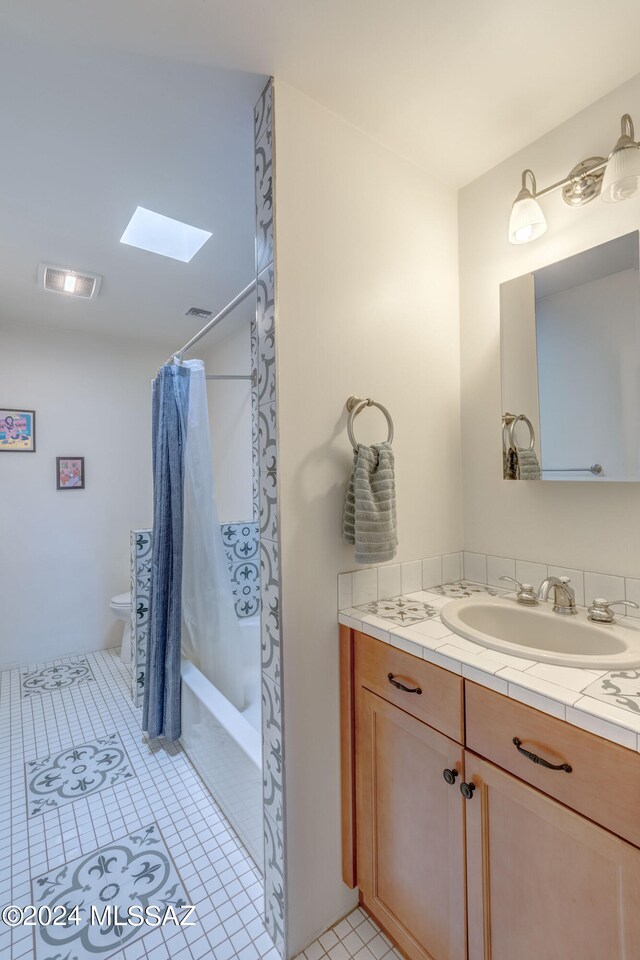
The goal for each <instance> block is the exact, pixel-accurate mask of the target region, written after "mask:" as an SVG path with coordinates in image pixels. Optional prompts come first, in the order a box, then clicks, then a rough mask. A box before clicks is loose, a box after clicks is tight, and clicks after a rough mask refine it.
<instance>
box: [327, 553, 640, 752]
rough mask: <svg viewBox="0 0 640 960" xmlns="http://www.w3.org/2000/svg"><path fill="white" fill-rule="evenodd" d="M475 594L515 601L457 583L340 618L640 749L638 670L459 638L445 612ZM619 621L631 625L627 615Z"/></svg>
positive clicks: (372, 605)
mask: <svg viewBox="0 0 640 960" xmlns="http://www.w3.org/2000/svg"><path fill="white" fill-rule="evenodd" d="M403 566H404V565H403ZM383 569H385V568H379V570H377V571H376V570H373V571H370V572H373V573H379V572H380V570H383ZM341 576H344V575H341ZM346 576H349V575H348V574H347V575H346ZM352 576H358V574H355V575H352ZM343 591H344V592H346V587H345V585H344V582H343ZM477 592H486V593H488V594H491V595H495V596H507V597H512V596H513V594H512V593H509V592H508V591H505V590H501V589H498V588H497V587H494V586H492V585H490V584H482V583H473V582H471V581H468V580H459V581H455V582H453V583H444V584H438V585H435V586H432V587H430V589H428V590H419V591H416V592H413V593H410V594H406V595H400V596H397V597H394V598H381V599H380V600H375V601H367V602H365V603H364V604H360V605H358V606H355V607H354V606H352V607H347V608H344V609H342V610H340V611H339V614H338V620H339V622H340V623H341V624H343V625H344V626H347V627H352V628H353V629H355V630H360V631H361V632H362V633H366V634H368V635H369V636H371V637H374V638H375V639H377V640H382V641H384V642H385V643H388V644H390V645H391V646H393V647H397V648H398V649H400V650H404V651H405V652H407V653H411V654H413V655H414V656H416V657H420V658H421V659H423V660H427V661H428V662H429V663H433V664H436V665H437V666H440V667H444V668H445V669H446V670H450V671H451V672H452V673H456V674H459V675H462V676H463V677H465V678H466V679H468V680H472V681H474V683H477V684H480V685H481V686H484V687H489V688H490V689H492V690H495V691H496V692H497V693H501V694H503V695H504V696H507V697H510V698H511V699H513V700H519V701H520V702H521V703H525V704H527V705H528V706H531V707H535V708H536V709H537V710H540V711H541V712H543V713H547V714H549V715H550V716H553V717H557V718H558V719H561V720H566V721H567V722H568V723H570V724H573V725H574V726H576V727H580V728H581V729H583V730H587V731H589V732H590V733H594V734H597V735H598V736H600V737H603V738H605V739H607V740H611V741H613V742H614V743H618V744H620V745H622V746H624V747H628V748H629V749H630V750H635V751H638V750H640V739H639V738H640V668H639V669H638V670H624V671H605V670H602V671H598V670H587V669H583V668H578V667H560V666H555V665H554V664H549V663H540V662H538V661H536V660H533V659H528V658H523V657H513V656H510V655H509V654H504V653H501V652H499V651H496V650H490V649H488V648H486V647H483V646H480V644H476V643H472V642H471V641H469V640H466V639H464V638H463V637H459V636H458V635H457V634H455V633H452V632H451V631H450V630H449V628H448V627H446V626H445V625H444V624H443V622H442V619H441V617H440V611H441V609H442V607H443V606H445V604H447V603H449V601H450V600H451V599H453V598H454V597H460V596H470V595H473V593H477ZM618 619H619V620H620V622H622V623H625V622H628V618H618Z"/></svg>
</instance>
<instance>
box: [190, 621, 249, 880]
mask: <svg viewBox="0 0 640 960" xmlns="http://www.w3.org/2000/svg"><path fill="white" fill-rule="evenodd" d="M239 622H240V626H241V640H242V645H243V669H244V689H245V703H246V706H245V708H244V710H242V711H240V710H237V709H236V707H234V706H233V704H232V703H230V702H229V701H228V700H227V698H226V697H224V696H223V695H222V694H221V693H220V691H219V690H218V688H217V687H215V686H214V685H213V684H212V683H211V682H210V680H208V679H207V677H205V675H204V674H203V673H201V672H200V670H198V668H197V667H196V666H195V665H194V664H193V663H191V662H190V661H189V660H183V661H182V737H181V741H182V745H183V746H184V748H185V750H186V751H187V754H188V755H189V759H190V760H191V762H192V763H193V765H194V766H195V768H196V769H197V771H198V773H199V774H200V776H201V777H202V779H203V780H204V782H205V783H206V784H207V786H208V787H209V789H210V790H211V793H212V794H213V795H214V797H215V799H216V800H217V801H218V803H219V804H220V807H221V808H222V810H223V812H224V814H225V816H226V817H227V819H228V820H229V822H230V823H231V824H232V825H233V827H234V828H235V830H236V831H237V833H238V835H239V837H240V838H241V840H242V841H243V843H244V845H245V846H246V848H247V850H248V851H249V853H250V854H251V856H252V857H253V859H254V860H255V863H256V866H257V867H258V868H259V869H260V871H262V872H264V871H263V860H264V851H263V828H262V732H261V696H260V619H259V617H247V618H246V619H244V620H240V621H239Z"/></svg>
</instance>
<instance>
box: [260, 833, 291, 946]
mask: <svg viewBox="0 0 640 960" xmlns="http://www.w3.org/2000/svg"><path fill="white" fill-rule="evenodd" d="M264 839H265V869H264V876H265V908H266V909H265V921H266V926H267V930H268V931H269V935H270V936H271V939H272V940H273V942H274V944H275V946H276V949H277V950H278V952H279V953H280V956H282V957H284V956H285V955H286V954H285V946H284V938H285V927H284V923H285V919H284V918H285V879H284V874H283V864H284V847H283V843H282V828H281V826H279V825H278V824H275V823H274V822H273V821H272V819H271V817H270V816H268V815H267V816H265V818H264Z"/></svg>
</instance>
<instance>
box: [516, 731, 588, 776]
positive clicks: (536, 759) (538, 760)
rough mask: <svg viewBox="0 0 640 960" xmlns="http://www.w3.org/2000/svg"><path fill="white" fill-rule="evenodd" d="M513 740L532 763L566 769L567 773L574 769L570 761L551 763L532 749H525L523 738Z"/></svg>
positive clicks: (550, 767)
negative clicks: (532, 751)
mask: <svg viewBox="0 0 640 960" xmlns="http://www.w3.org/2000/svg"><path fill="white" fill-rule="evenodd" d="M513 742H514V744H515V747H516V750H517V751H518V753H521V754H522V756H523V757H526V758H527V760H531V763H539V764H540V766H541V767H546V768H547V769H548V770H564V772H565V773H571V771H572V769H573V767H571V766H570V765H569V764H568V763H549V761H548V760H545V759H544V758H543V757H539V756H538V754H537V753H531V751H530V750H525V748H524V747H523V746H522V740H518V738H517V737H514V738H513Z"/></svg>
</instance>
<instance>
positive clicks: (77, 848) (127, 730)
mask: <svg viewBox="0 0 640 960" xmlns="http://www.w3.org/2000/svg"><path fill="white" fill-rule="evenodd" d="M70 665H72V669H71V670H68V669H67V667H68V666H70ZM79 665H84V667H85V670H84V671H83V675H82V676H80V675H77V674H74V676H73V677H71V674H72V673H74V671H75V669H76V668H77V667H78V666H79ZM54 667H55V668H59V670H57V672H53V670H52V668H54ZM89 673H90V674H91V679H92V680H95V682H87V680H88V679H89ZM25 677H27V678H38V677H41V678H43V682H42V683H38V684H37V685H36V686H35V687H28V688H27V690H28V693H29V695H28V696H26V697H25V696H24V688H23V681H24V679H25ZM52 677H53V678H55V679H54V680H53V683H52V682H50V678H52ZM65 678H66V679H71V681H72V682H70V683H68V684H67V683H66V682H65ZM57 680H61V681H62V682H60V683H58V682H57ZM129 687H130V676H129V672H128V670H127V668H126V667H125V666H124V665H123V664H122V663H121V661H120V658H119V657H118V656H117V652H116V651H115V650H105V651H100V652H98V653H92V654H88V655H87V656H86V657H82V658H77V657H76V658H73V659H72V660H71V661H70V660H66V661H60V662H58V663H52V664H47V665H44V664H43V665H40V666H38V667H37V668H35V667H34V668H30V669H29V670H28V671H20V670H11V671H5V672H3V673H2V674H0V729H2V731H3V736H2V738H0V811H1V812H2V815H1V816H0V908H2V907H4V906H6V905H8V904H17V905H18V906H21V907H24V906H26V905H27V904H31V903H34V902H35V903H36V904H38V903H43V902H47V903H52V902H54V901H55V902H58V900H59V899H60V900H61V901H63V902H64V901H67V900H73V898H74V897H76V898H77V897H78V896H79V892H78V891H79V888H80V887H81V888H82V896H83V897H85V898H86V903H87V904H89V905H90V904H91V903H92V902H93V901H94V900H96V901H97V904H96V905H98V906H99V905H100V903H101V902H102V901H101V900H100V897H101V896H102V897H106V898H108V899H109V900H110V901H111V902H113V903H117V902H118V898H120V897H122V896H124V897H126V898H128V900H129V902H130V903H131V902H132V900H131V897H132V896H134V897H135V895H136V877H137V876H139V877H140V880H141V879H142V877H143V875H145V874H146V883H147V884H148V890H147V893H146V895H148V896H149V899H150V902H154V901H156V900H157V901H158V903H161V902H164V901H167V900H168V901H176V902H177V901H178V900H180V899H181V898H183V897H186V898H187V899H188V902H189V903H192V904H194V906H195V920H196V923H195V926H193V927H184V928H180V927H175V926H174V925H171V924H169V925H165V926H162V927H155V928H152V927H147V926H145V927H144V928H143V930H142V932H141V933H137V934H136V936H135V937H132V938H131V939H129V940H127V941H126V942H125V941H124V940H121V941H118V939H117V936H116V932H115V931H111V932H110V933H106V934H104V935H103V936H101V937H99V940H100V944H101V946H100V949H99V950H98V949H95V947H96V942H95V937H94V939H92V937H91V936H90V935H85V938H84V940H81V939H78V938H73V939H72V940H70V941H69V942H66V943H62V942H61V941H60V940H57V939H56V938H55V933H54V932H52V930H51V929H49V931H48V936H49V940H50V941H51V942H47V941H46V940H45V939H44V938H43V937H42V936H41V934H40V932H38V936H35V935H34V929H35V930H38V928H34V927H31V926H17V927H14V928H11V927H8V926H6V925H4V924H3V923H2V922H1V921H0V957H1V958H2V960H34V958H35V960H44V958H47V960H48V958H49V957H56V958H57V960H91V958H98V957H101V958H103V960H169V958H171V960H204V958H207V960H235V958H236V957H237V958H239V960H279V958H278V954H277V952H276V950H275V948H274V947H273V943H272V941H271V939H270V937H269V935H268V933H267V932H266V930H265V927H264V924H263V921H262V913H263V882H262V877H261V876H260V874H259V872H258V870H257V869H256V867H255V865H254V863H253V861H252V860H251V859H250V857H249V855H248V854H247V852H246V850H245V849H244V847H243V846H242V844H241V843H240V841H239V840H238V838H237V836H236V835H235V833H234V832H233V829H232V828H231V827H230V825H229V823H228V821H227V820H226V819H225V817H224V815H223V814H222V812H221V811H220V808H219V807H218V805H217V804H216V802H215V801H214V800H213V798H212V797H211V795H210V793H209V792H208V790H207V789H206V787H205V786H204V784H203V783H202V781H201V780H200V778H199V777H198V775H197V773H196V772H195V770H194V769H193V767H192V766H191V763H190V761H189V760H188V758H187V756H186V754H185V753H184V751H183V750H182V749H181V747H180V746H177V745H170V744H162V743H159V742H153V743H149V742H148V741H147V740H146V739H145V737H144V736H143V734H142V733H141V730H140V715H141V711H140V710H139V709H137V708H136V707H135V706H134V705H133V703H132V701H131V697H130V691H129ZM36 690H37V692H38V695H37V696H34V695H32V693H33V692H35V691H36ZM114 733H117V735H118V738H119V739H118V741H117V742H118V744H119V745H120V746H121V748H122V750H123V751H124V754H125V760H126V762H127V763H128V764H129V766H130V769H131V771H132V772H133V774H134V776H130V777H124V776H123V777H121V778H118V780H117V782H115V783H113V784H111V785H106V784H105V785H103V786H102V787H101V788H99V789H98V788H96V789H94V790H91V791H90V790H86V791H82V790H79V791H78V792H79V793H80V794H81V796H79V797H78V799H74V800H73V801H71V802H61V799H62V798H60V797H58V798H57V799H58V802H57V803H56V804H55V806H47V807H45V808H44V809H43V810H42V811H41V813H40V815H38V816H29V814H30V812H31V802H32V799H33V794H32V792H31V790H30V789H29V787H30V783H29V779H28V777H27V778H26V779H25V768H26V769H27V770H28V769H29V764H30V763H31V762H33V761H38V762H40V763H41V762H42V760H43V758H47V760H48V761H49V762H50V765H51V766H53V764H54V763H55V761H56V760H57V761H58V767H60V761H61V758H64V756H65V755H68V754H69V753H73V750H74V749H77V748H78V745H80V747H87V746H88V745H89V746H93V747H95V746H96V744H99V742H100V741H110V738H111V736H112V735H113V734H114ZM114 743H115V741H114V742H110V743H106V744H105V749H107V750H112V749H113V746H114ZM119 748H120V747H119ZM98 755H99V751H98V752H97V753H95V754H94V759H95V757H96V756H98ZM81 759H84V758H81ZM62 768H63V769H64V760H63V759H62ZM32 769H35V768H32ZM43 769H48V768H46V767H43ZM41 772H42V770H38V771H36V774H38V773H41ZM45 775H46V774H45ZM53 786H54V785H53V784H52V791H53V792H52V796H55V790H53ZM150 828H153V829H152V831H151V833H148V832H147V831H149V830H150ZM136 838H138V840H139V841H140V842H136ZM145 838H147V839H151V840H152V841H153V842H152V843H147V842H145ZM142 849H144V850H145V852H146V856H145V857H143V858H140V856H139V854H140V851H141V850H142ZM113 857H116V861H115V862H114V861H113ZM147 861H148V863H149V866H148V867H146V866H145V867H144V869H143V866H142V864H143V863H145V864H146V863H147ZM160 867H161V869H160ZM107 874H109V876H107ZM112 878H113V879H112ZM107 880H109V881H110V883H112V884H113V886H110V885H107V884H106V883H105V881H107ZM115 885H117V886H118V891H117V892H116V890H115ZM98 887H99V890H98ZM47 891H49V892H48V893H47ZM111 898H113V899H111ZM191 919H194V918H193V917H192V918H191ZM137 929H138V928H136V930H137ZM59 930H61V931H62V932H63V933H64V930H65V928H64V927H61V928H59ZM56 932H57V931H56ZM92 933H93V934H97V933H98V930H97V928H96V929H95V930H93V931H92ZM105 938H106V939H105ZM110 938H111V939H110ZM105 944H106V947H105Z"/></svg>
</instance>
